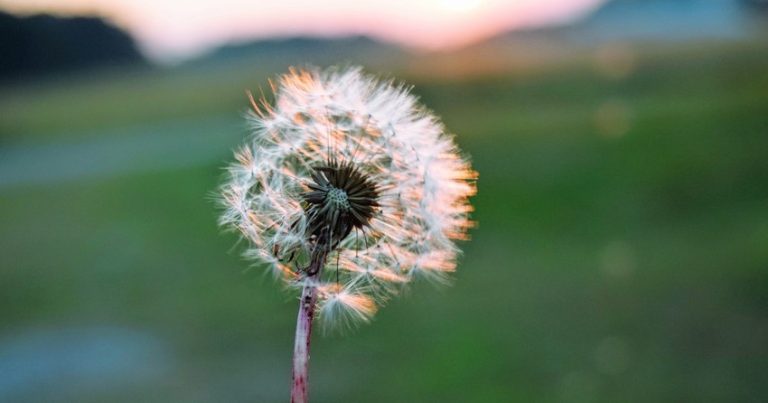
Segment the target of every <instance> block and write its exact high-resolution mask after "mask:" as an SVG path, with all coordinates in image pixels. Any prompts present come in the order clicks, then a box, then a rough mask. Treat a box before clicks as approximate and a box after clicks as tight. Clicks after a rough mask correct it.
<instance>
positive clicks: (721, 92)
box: [0, 46, 768, 402]
mask: <svg viewBox="0 0 768 403" xmlns="http://www.w3.org/2000/svg"><path fill="white" fill-rule="evenodd" d="M402 75H403V76H405V78H406V79H408V80H409V82H410V83H412V84H414V85H415V92H416V93H417V94H419V95H420V96H421V98H422V100H423V102H424V103H425V104H426V105H428V106H429V107H430V108H432V109H434V110H435V111H436V112H437V113H438V114H439V115H441V116H442V117H443V118H444V121H445V123H446V125H447V126H448V127H449V128H450V129H451V130H452V131H454V132H456V133H457V141H458V143H459V144H460V145H461V147H462V148H463V149H464V150H465V151H466V152H467V153H468V154H469V155H470V156H471V158H472V160H473V164H474V167H475V168H476V169H477V170H478V171H479V172H480V180H479V182H478V188H479V193H478V196H477V197H476V198H475V199H474V204H475V206H476V210H477V211H476V214H475V216H474V218H475V219H476V220H477V221H478V222H479V226H478V227H477V228H476V229H475V230H474V231H473V232H472V237H473V239H472V241H470V242H468V243H465V244H464V245H463V247H464V250H465V254H464V256H463V258H462V260H461V263H460V265H459V271H458V272H457V273H456V275H455V284H454V285H453V286H451V287H447V288H435V287H432V286H430V285H428V284H416V285H414V286H412V287H411V288H409V289H408V290H407V292H405V295H404V296H403V297H401V298H398V299H396V300H395V301H393V302H392V303H391V304H390V305H389V306H387V307H386V308H384V309H383V310H381V311H380V312H379V314H378V315H377V317H376V319H375V321H374V322H373V323H372V324H370V325H367V326H364V327H361V328H360V329H358V330H356V331H355V332H353V333H352V334H350V335H347V336H344V337H339V336H329V337H323V336H321V335H320V334H317V336H316V337H315V338H314V340H313V343H314V344H313V354H312V365H311V390H312V396H313V399H314V401H316V402H446V401H448V402H710V401H711V402H759V401H765V400H766V399H768V384H767V383H766V382H765V376H766V374H768V311H767V310H766V308H767V307H768V158H766V155H768V51H767V50H766V48H765V47H764V46H759V47H754V48H747V49H745V48H738V49H729V48H721V49H718V50H712V51H710V52H698V53H695V52H694V53H683V54H681V55H678V54H676V53H675V52H667V53H663V54H661V55H660V54H651V53H649V54H645V53H640V54H639V55H638V56H637V60H636V65H635V67H634V69H633V71H632V72H631V74H629V75H627V76H626V77H624V78H621V79H615V78H607V77H605V76H603V75H601V74H599V73H598V72H597V71H595V70H594V69H593V68H592V67H591V65H590V64H589V63H581V62H578V63H573V64H569V65H567V66H566V65H564V66H562V67H560V68H551V69H547V70H546V72H541V73H536V72H527V73H515V74H498V75H493V76H469V77H459V78H455V79H449V78H438V79H435V78H428V77H424V76H422V75H409V74H408V72H407V71H405V72H403V74H402ZM259 86H262V87H266V76H265V74H264V73H263V72H255V73H254V72H251V71H248V70H245V69H240V68H234V67H230V68H227V69H221V70H211V71H181V72H178V73H174V72H173V71H166V72H125V73H120V74H115V73H112V74H103V75H97V76H95V77H82V78H77V79H73V80H72V81H52V82H44V83H38V84H28V85H16V86H13V87H11V88H7V89H4V90H1V91H0V116H1V117H2V121H1V122H0V206H1V208H0V223H2V225H0V256H1V257H0V318H1V319H0V324H2V326H0V400H3V401H5V400H10V401H47V400H52V401H62V400H65V401H67V400H68V401H78V402H103V401H110V402H122V401H124V402H134V401H149V402H167V401H184V402H222V401H226V402H230V401H231V402H239V401H242V402H246V401H252V402H273V401H274V402H278V401H285V400H286V399H287V394H288V389H289V382H290V379H289V375H290V353H291V347H292V342H293V340H292V337H293V327H294V324H295V314H296V308H297V307H296V305H297V304H296V303H295V301H294V300H293V299H292V298H290V297H287V296H286V295H285V294H284V293H283V292H282V291H281V290H280V289H279V287H278V286H277V285H276V284H274V283H273V281H272V280H270V279H269V278H267V277H265V276H264V275H263V274H262V272H261V270H260V269H259V268H258V267H257V268H253V269H252V270H248V268H249V263H248V262H245V261H243V260H242V259H240V257H239V252H240V251H241V250H242V245H240V246H237V245H236V243H237V240H236V237H234V236H233V235H231V234H225V235H222V234H221V231H220V229H219V228H217V226H216V210H215V203H214V202H213V201H212V194H213V192H214V190H215V188H216V186H217V184H218V182H219V180H220V177H221V173H222V170H221V168H222V167H223V166H224V164H225V163H226V162H227V161H229V159H230V150H231V149H233V148H235V147H236V146H237V145H238V144H239V143H240V142H241V139H242V137H243V136H244V134H245V129H244V124H243V123H242V122H241V120H240V114H241V113H242V112H243V111H244V110H245V108H246V107H247V103H246V98H245V96H244V95H243V91H244V89H246V88H250V89H257V88H258V87H259ZM105 329H106V330H105ZM110 329H112V330H110ZM105 334H106V335H112V336H109V337H107V336H104V337H102V338H100V337H101V336H103V335H105ZM114 334H118V335H125V334H128V335H131V337H129V338H128V339H129V340H128V341H126V340H124V339H125V337H123V336H120V337H116V336H114ZM113 336H114V337H113ZM91 339H94V340H95V341H94V342H89V341H88V340H91ZM35 340H41V341H39V342H37V344H35ZM126 345H130V346H132V348H134V350H130V351H134V353H133V356H131V355H130V354H129V353H127V352H126V351H127V350H125V349H124V348H125V347H124V346H126ZM41 346H44V347H41ZM94 346H96V347H95V348H94ZM120 354H124V355H126V356H125V357H123V356H122V355H120ZM110 357H113V358H110ZM89 362H91V363H93V364H92V365H91V366H88V365H86V364H87V363H89ZM83 363H86V364H83ZM3 379H5V380H3Z"/></svg>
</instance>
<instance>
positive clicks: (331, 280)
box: [220, 68, 477, 325]
mask: <svg viewBox="0 0 768 403" xmlns="http://www.w3.org/2000/svg"><path fill="white" fill-rule="evenodd" d="M273 90H274V91H275V102H274V105H269V104H267V103H266V102H262V104H261V106H258V109H255V110H254V111H252V112H250V113H249V115H248V121H249V124H250V127H251V129H252V131H253V136H252V137H251V138H250V140H249V141H248V142H247V144H246V145H244V146H243V147H242V148H241V149H240V150H238V151H237V152H236V153H235V162H234V163H233V164H232V165H230V167H229V169H228V177H227V180H226V182H225V183H224V184H223V186H222V188H221V201H222V204H223V206H224V209H223V212H222V215H221V217H220V223H221V224H222V225H224V226H226V227H229V228H234V229H236V230H237V231H238V232H239V233H240V234H241V235H242V236H243V237H244V238H245V239H247V240H248V241H249V248H248V250H247V251H246V256H247V257H248V258H251V259H253V260H255V261H257V262H260V263H262V264H263V265H265V266H267V267H269V268H270V269H271V271H272V272H273V273H274V274H275V275H276V276H277V277H278V278H281V279H283V280H285V281H286V282H287V283H288V284H289V285H291V284H292V285H296V284H298V283H299V282H301V281H304V280H302V279H303V277H304V276H303V275H302V274H303V273H302V268H303V267H306V266H305V264H306V262H307V260H308V259H309V257H310V256H312V255H313V253H317V251H319V250H320V251H323V253H324V256H325V257H326V259H325V267H324V268H323V270H322V271H321V272H320V274H321V275H320V276H319V278H317V279H316V280H315V281H316V282H317V283H316V286H317V289H318V291H319V292H318V298H319V306H318V310H319V312H320V318H322V319H321V321H322V322H324V323H326V324H328V325H330V324H331V323H333V322H344V323H355V322H367V321H369V320H370V319H371V317H372V316H373V314H374V313H375V312H376V308H377V306H380V305H382V304H383V303H384V302H386V301H387V300H388V299H389V298H390V297H391V296H393V295H395V294H397V292H398V289H399V287H400V286H402V285H403V284H405V283H408V282H409V281H411V280H412V279H414V278H425V279H428V280H434V281H436V282H445V280H446V279H447V278H448V277H449V273H450V272H452V271H454V270H455V267H456V258H457V256H458V254H459V249H458V248H457V246H456V244H455V241H456V240H463V239H466V238H467V231H468V229H469V228H470V227H471V226H472V222H471V220H470V219H469V214H470V213H471V211H472V207H471V205H470V204H469V198H470V197H471V196H473V195H474V194H475V180H476V178H477V174H476V173H475V172H474V171H473V170H472V169H471V167H470V165H469V163H468V162H467V160H466V159H464V158H463V157H462V156H461V155H460V153H459V151H458V149H457V147H456V145H455V143H454V141H453V139H452V137H451V136H449V135H448V134H446V132H445V129H444V127H443V125H442V124H441V123H440V121H439V120H438V118H437V117H435V116H434V115H433V114H432V113H430V112H429V111H428V110H426V109H425V108H424V107H422V106H421V105H419V103H418V102H417V100H416V98H415V97H414V96H412V95H411V94H410V93H409V91H408V89H407V88H405V87H403V86H402V85H397V84H395V83H393V82H381V81H378V80H377V79H375V78H374V77H371V76H369V75H366V74H364V73H363V72H362V70H361V69H359V68H350V69H333V68H332V69H328V70H313V69H310V70H291V71H290V72H289V73H287V74H285V75H283V76H281V77H280V78H279V80H277V82H275V83H274V84H273ZM253 104H254V106H256V103H255V102H253Z"/></svg>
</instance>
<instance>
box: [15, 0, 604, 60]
mask: <svg viewBox="0 0 768 403" xmlns="http://www.w3.org/2000/svg"><path fill="white" fill-rule="evenodd" d="M603 1H604V0H368V1H362V0H323V1H317V0H278V1H257V0H250V1H247V0H0V8H2V9H5V10H10V11H12V12H17V13H34V12H55V13H60V14H82V13H88V14H98V15H102V16H105V17H107V18H109V19H110V20H112V21H113V22H114V23H116V24H117V25H119V26H121V27H123V28H125V29H127V30H128V31H130V32H131V33H132V34H133V36H134V37H136V38H137V39H138V40H139V43H140V45H141V47H142V49H143V50H144V51H145V52H146V53H147V54H148V55H149V56H151V57H153V58H155V59H157V60H160V61H172V60H176V59H179V58H184V57H189V56H192V55H195V54H198V53H200V52H203V51H205V50H207V49H210V48H211V47H213V46H216V45H220V44H222V43H224V42H228V41H237V40H245V39H252V38H256V37H269V36H290V35H298V34H316V35H329V36H333V35H345V34H366V35H371V36H374V37H377V38H380V39H384V40H389V41H394V42H397V43H402V44H406V45H410V46H416V47H425V48H431V49H440V48H450V47H455V46H460V45H462V44H466V43H469V42H472V41H474V40H478V39H480V38H483V37H485V36H488V35H492V34H494V33H497V32H500V31H502V30H505V29H509V28H513V27H522V26H532V25H541V24H545V23H552V22H558V21H563V20H567V19H569V18H574V17H577V16H579V15H580V14H582V13H585V12H587V11H589V10H590V9H592V8H593V7H595V6H596V5H598V4H600V3H602V2H603Z"/></svg>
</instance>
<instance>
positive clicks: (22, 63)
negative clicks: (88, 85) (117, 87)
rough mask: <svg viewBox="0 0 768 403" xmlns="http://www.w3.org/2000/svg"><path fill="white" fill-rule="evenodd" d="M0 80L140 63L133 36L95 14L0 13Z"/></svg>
mask: <svg viewBox="0 0 768 403" xmlns="http://www.w3.org/2000/svg"><path fill="white" fill-rule="evenodd" d="M0 38H2V40H0V78H6V79H7V78H19V77H28V76H34V75H40V74H46V73H54V72H62V71H72V70H79V69H89V68H94V67H101V66H114V65H123V64H140V63H144V58H143V57H142V55H141V54H140V53H139V51H138V50H137V48H136V44H135V42H134V40H133V39H132V38H131V37H130V36H129V35H128V34H126V33H125V32H123V31H121V30H120V29H118V28H116V27H114V26H112V25H110V24H108V23H106V22H105V21H104V20H102V19H100V18H96V17H72V18H60V17H53V16H50V15H34V16H30V17H17V16H14V15H11V14H7V13H2V12H0Z"/></svg>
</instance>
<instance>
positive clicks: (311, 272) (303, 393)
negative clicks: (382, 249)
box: [291, 251, 327, 403]
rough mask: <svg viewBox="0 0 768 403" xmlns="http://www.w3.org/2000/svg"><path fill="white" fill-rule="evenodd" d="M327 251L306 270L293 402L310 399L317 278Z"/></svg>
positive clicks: (315, 256) (298, 323) (304, 402)
mask: <svg viewBox="0 0 768 403" xmlns="http://www.w3.org/2000/svg"><path fill="white" fill-rule="evenodd" d="M326 257H327V254H326V252H325V251H322V252H317V253H314V254H313V256H312V261H311V263H310V265H309V267H308V268H307V270H306V274H307V275H306V277H305V281H304V287H303V289H302V291H301V299H300V300H299V315H298V318H297V319H296V340H295V341H294V345H293V386H292V387H291V403H307V402H308V401H309V342H310V339H311V336H312V319H313V318H314V316H315V303H316V302H317V280H319V278H320V274H321V272H322V269H323V266H325V260H326Z"/></svg>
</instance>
